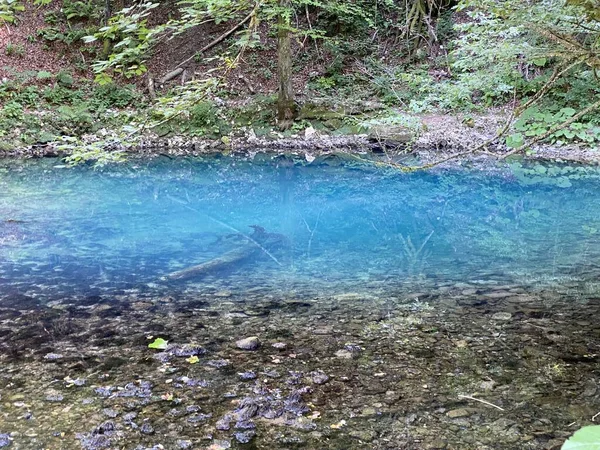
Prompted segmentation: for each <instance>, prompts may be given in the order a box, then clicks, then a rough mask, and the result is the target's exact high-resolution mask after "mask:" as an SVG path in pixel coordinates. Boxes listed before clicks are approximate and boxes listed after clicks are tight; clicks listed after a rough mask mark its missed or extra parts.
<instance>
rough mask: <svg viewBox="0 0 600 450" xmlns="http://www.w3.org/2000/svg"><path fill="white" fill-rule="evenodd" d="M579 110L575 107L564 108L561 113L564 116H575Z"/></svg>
mask: <svg viewBox="0 0 600 450" xmlns="http://www.w3.org/2000/svg"><path fill="white" fill-rule="evenodd" d="M576 112H577V110H576V109H573V108H562V109H561V110H560V111H559V113H561V114H562V115H563V116H564V117H573V116H574V115H575V113H576Z"/></svg>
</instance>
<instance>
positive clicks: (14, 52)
mask: <svg viewBox="0 0 600 450" xmlns="http://www.w3.org/2000/svg"><path fill="white" fill-rule="evenodd" d="M4 54H5V55H6V56H16V57H18V58H21V57H23V56H24V55H25V47H23V44H13V43H11V42H9V43H8V44H6V47H4Z"/></svg>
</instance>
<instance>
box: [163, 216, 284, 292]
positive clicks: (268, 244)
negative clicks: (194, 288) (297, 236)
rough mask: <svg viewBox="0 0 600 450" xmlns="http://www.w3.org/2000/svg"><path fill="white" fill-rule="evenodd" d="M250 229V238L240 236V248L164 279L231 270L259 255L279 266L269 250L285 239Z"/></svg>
mask: <svg viewBox="0 0 600 450" xmlns="http://www.w3.org/2000/svg"><path fill="white" fill-rule="evenodd" d="M252 228H254V233H252V234H251V235H250V236H247V235H241V237H243V238H245V240H246V243H245V244H244V245H242V246H241V247H239V248H236V249H234V250H231V251H228V252H226V253H224V254H223V255H221V256H219V257H217V258H213V259H211V260H209V261H206V262H204V263H202V264H198V265H196V266H192V267H188V268H187V269H183V270H179V271H177V272H173V273H170V274H169V275H167V276H166V277H165V279H167V280H189V279H191V278H200V277H203V276H205V275H209V274H214V273H216V272H221V271H225V270H233V269H236V268H237V267H238V266H239V265H240V264H243V263H244V262H246V261H247V260H249V259H251V258H253V257H256V256H259V255H260V254H261V253H264V254H266V255H268V256H269V257H270V258H271V259H273V260H274V261H275V262H277V263H278V264H279V261H277V259H275V257H274V256H273V255H272V254H271V253H270V250H273V249H276V248H278V247H281V246H283V245H284V244H285V243H286V242H287V238H286V237H285V236H284V235H282V234H278V233H267V232H266V231H265V229H264V228H262V227H259V226H258V225H252Z"/></svg>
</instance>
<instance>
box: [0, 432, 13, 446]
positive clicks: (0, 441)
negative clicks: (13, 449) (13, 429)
mask: <svg viewBox="0 0 600 450" xmlns="http://www.w3.org/2000/svg"><path fill="white" fill-rule="evenodd" d="M10 443H11V441H10V435H9V434H7V433H0V448H2V447H8V446H9V445H10Z"/></svg>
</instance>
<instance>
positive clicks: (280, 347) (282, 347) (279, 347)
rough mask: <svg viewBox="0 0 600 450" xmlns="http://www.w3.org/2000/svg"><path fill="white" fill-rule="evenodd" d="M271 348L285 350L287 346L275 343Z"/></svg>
mask: <svg viewBox="0 0 600 450" xmlns="http://www.w3.org/2000/svg"><path fill="white" fill-rule="evenodd" d="M271 347H273V348H276V349H277V350H285V349H286V348H287V344H286V343H285V342H275V343H274V344H272V345H271Z"/></svg>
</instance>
